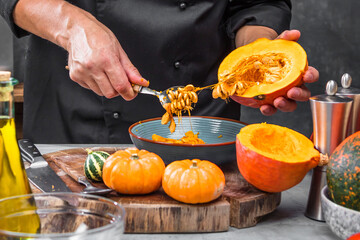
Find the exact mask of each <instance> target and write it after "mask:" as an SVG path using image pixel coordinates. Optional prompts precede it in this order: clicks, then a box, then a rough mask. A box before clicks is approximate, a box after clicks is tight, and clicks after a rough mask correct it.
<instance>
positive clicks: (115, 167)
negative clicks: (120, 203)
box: [103, 148, 165, 194]
mask: <svg viewBox="0 0 360 240" xmlns="http://www.w3.org/2000/svg"><path fill="white" fill-rule="evenodd" d="M164 170H165V164H164V161H163V160H162V159H161V158H160V157H159V156H158V155H157V154H155V153H152V152H148V151H146V150H139V149H137V148H127V149H125V150H119V151H117V152H115V153H113V154H111V155H110V156H109V157H108V158H107V160H106V162H105V164H104V167H103V181H104V183H105V185H106V186H108V187H109V188H111V189H114V190H115V191H117V192H119V193H122V194H147V193H151V192H154V191H156V190H158V189H159V188H160V186H161V180H162V176H163V174H164Z"/></svg>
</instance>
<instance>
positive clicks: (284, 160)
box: [236, 123, 320, 192]
mask: <svg viewBox="0 0 360 240" xmlns="http://www.w3.org/2000/svg"><path fill="white" fill-rule="evenodd" d="M236 156H237V163H238V168H239V170H240V173H241V174H242V176H243V177H244V178H245V179H246V181H248V182H249V183H250V184H252V185H253V186H255V187H256V188H258V189H260V190H263V191H266V192H281V191H284V190H287V189H289V188H291V187H293V186H295V185H296V184H298V183H299V182H301V180H302V179H303V178H304V177H305V175H306V173H307V172H308V171H309V170H310V169H312V168H314V167H316V166H317V165H318V164H319V161H320V153H319V151H318V150H316V149H315V148H314V144H313V143H312V142H311V141H310V139H308V138H307V137H305V136H304V135H302V134H300V133H298V132H296V131H294V130H291V129H289V128H286V127H281V126H277V125H274V124H266V123H259V124H250V125H247V126H245V127H243V128H241V130H240V133H239V134H238V135H237V137H236Z"/></svg>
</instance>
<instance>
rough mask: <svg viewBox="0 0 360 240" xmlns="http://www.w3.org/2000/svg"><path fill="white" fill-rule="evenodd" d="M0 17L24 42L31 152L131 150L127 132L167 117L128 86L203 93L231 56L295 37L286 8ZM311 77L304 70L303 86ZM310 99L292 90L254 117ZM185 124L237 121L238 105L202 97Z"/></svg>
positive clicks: (49, 9)
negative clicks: (58, 146)
mask: <svg viewBox="0 0 360 240" xmlns="http://www.w3.org/2000/svg"><path fill="white" fill-rule="evenodd" d="M0 8H1V15H2V16H3V17H4V19H5V20H6V21H7V23H8V24H9V26H10V28H11V30H12V31H13V33H14V35H15V36H16V37H19V38H20V37H22V36H26V35H30V37H29V41H28V46H27V48H26V52H25V53H24V54H26V55H25V59H26V64H25V66H26V67H25V69H24V76H25V77H24V79H22V80H23V81H24V125H23V135H24V138H29V139H31V140H32V141H33V142H35V143H103V144H105V143H130V138H129V135H128V127H129V126H130V125H131V124H132V123H134V122H137V121H140V120H144V119H147V118H153V117H160V116H162V115H163V114H164V109H163V108H162V107H161V105H160V104H159V102H158V99H157V98H155V97H153V96H150V95H141V94H140V95H138V96H137V94H136V92H134V90H133V88H132V87H131V84H138V85H142V86H148V85H149V84H150V87H151V88H153V89H156V90H163V89H166V88H168V87H170V86H174V85H187V84H190V83H191V84H193V85H195V86H197V87H202V86H208V85H211V84H214V83H216V82H217V69H218V67H219V64H220V62H221V61H222V59H224V57H225V56H226V55H227V54H228V53H229V52H230V51H231V50H233V49H234V48H236V47H239V46H242V45H244V44H247V43H250V42H252V41H254V40H255V39H257V38H260V37H266V38H269V39H274V38H277V37H279V36H278V35H280V34H281V35H280V37H281V38H284V39H288V40H294V41H296V40H298V38H299V37H300V33H299V32H298V31H296V30H293V31H285V30H286V29H289V24H290V20H291V3H290V0H271V1H269V0H229V1H226V0H213V1H206V0H118V1H114V0H113V1H109V0H76V1H75V0H74V1H64V0H0ZM65 66H68V69H69V70H67V69H65ZM318 77H319V74H318V71H317V70H316V69H314V68H312V67H309V70H308V71H307V72H306V73H305V75H304V81H305V82H308V83H309V82H314V81H317V80H318ZM145 79H146V80H145ZM309 97H310V92H309V91H308V90H307V89H306V88H305V87H296V88H292V89H290V90H289V91H288V93H287V96H284V97H279V98H277V99H276V100H275V101H274V103H273V105H264V106H262V107H261V108H260V111H261V112H262V113H263V114H264V115H271V114H273V113H275V111H276V110H277V109H279V110H281V111H286V112H288V111H293V110H294V109H295V108H296V101H306V100H308V98H309ZM192 115H210V116H221V117H225V118H232V119H239V118H240V105H239V104H238V103H236V102H235V101H232V100H230V101H229V102H228V103H227V102H225V101H223V100H221V99H213V98H212V96H211V91H210V90H203V91H202V92H201V93H200V95H199V102H198V103H197V105H196V107H195V109H194V110H193V111H192Z"/></svg>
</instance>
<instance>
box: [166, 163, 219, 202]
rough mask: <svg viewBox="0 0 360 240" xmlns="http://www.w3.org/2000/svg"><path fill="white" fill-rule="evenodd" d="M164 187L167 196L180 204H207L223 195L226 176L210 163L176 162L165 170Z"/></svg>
mask: <svg viewBox="0 0 360 240" xmlns="http://www.w3.org/2000/svg"><path fill="white" fill-rule="evenodd" d="M162 187H163V189H164V191H165V193H166V194H167V195H169V196H170V197H172V198H174V199H175V200H178V201H180V202H184V203H192V204H196V203H206V202H210V201H212V200H214V199H216V198H218V197H219V196H220V195H221V194H222V192H223V190H224V187H225V176H224V173H223V172H222V171H221V169H220V168H219V167H218V166H216V165H215V164H214V163H212V162H209V161H205V160H203V161H201V160H199V159H194V160H189V159H186V160H181V161H174V162H172V163H170V164H169V165H168V166H167V167H166V168H165V172H164V176H163V180H162Z"/></svg>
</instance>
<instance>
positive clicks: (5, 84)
mask: <svg viewBox="0 0 360 240" xmlns="http://www.w3.org/2000/svg"><path fill="white" fill-rule="evenodd" d="M14 84H16V82H14V81H13V80H12V79H9V81H0V118H14V116H15V109H14Z"/></svg>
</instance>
